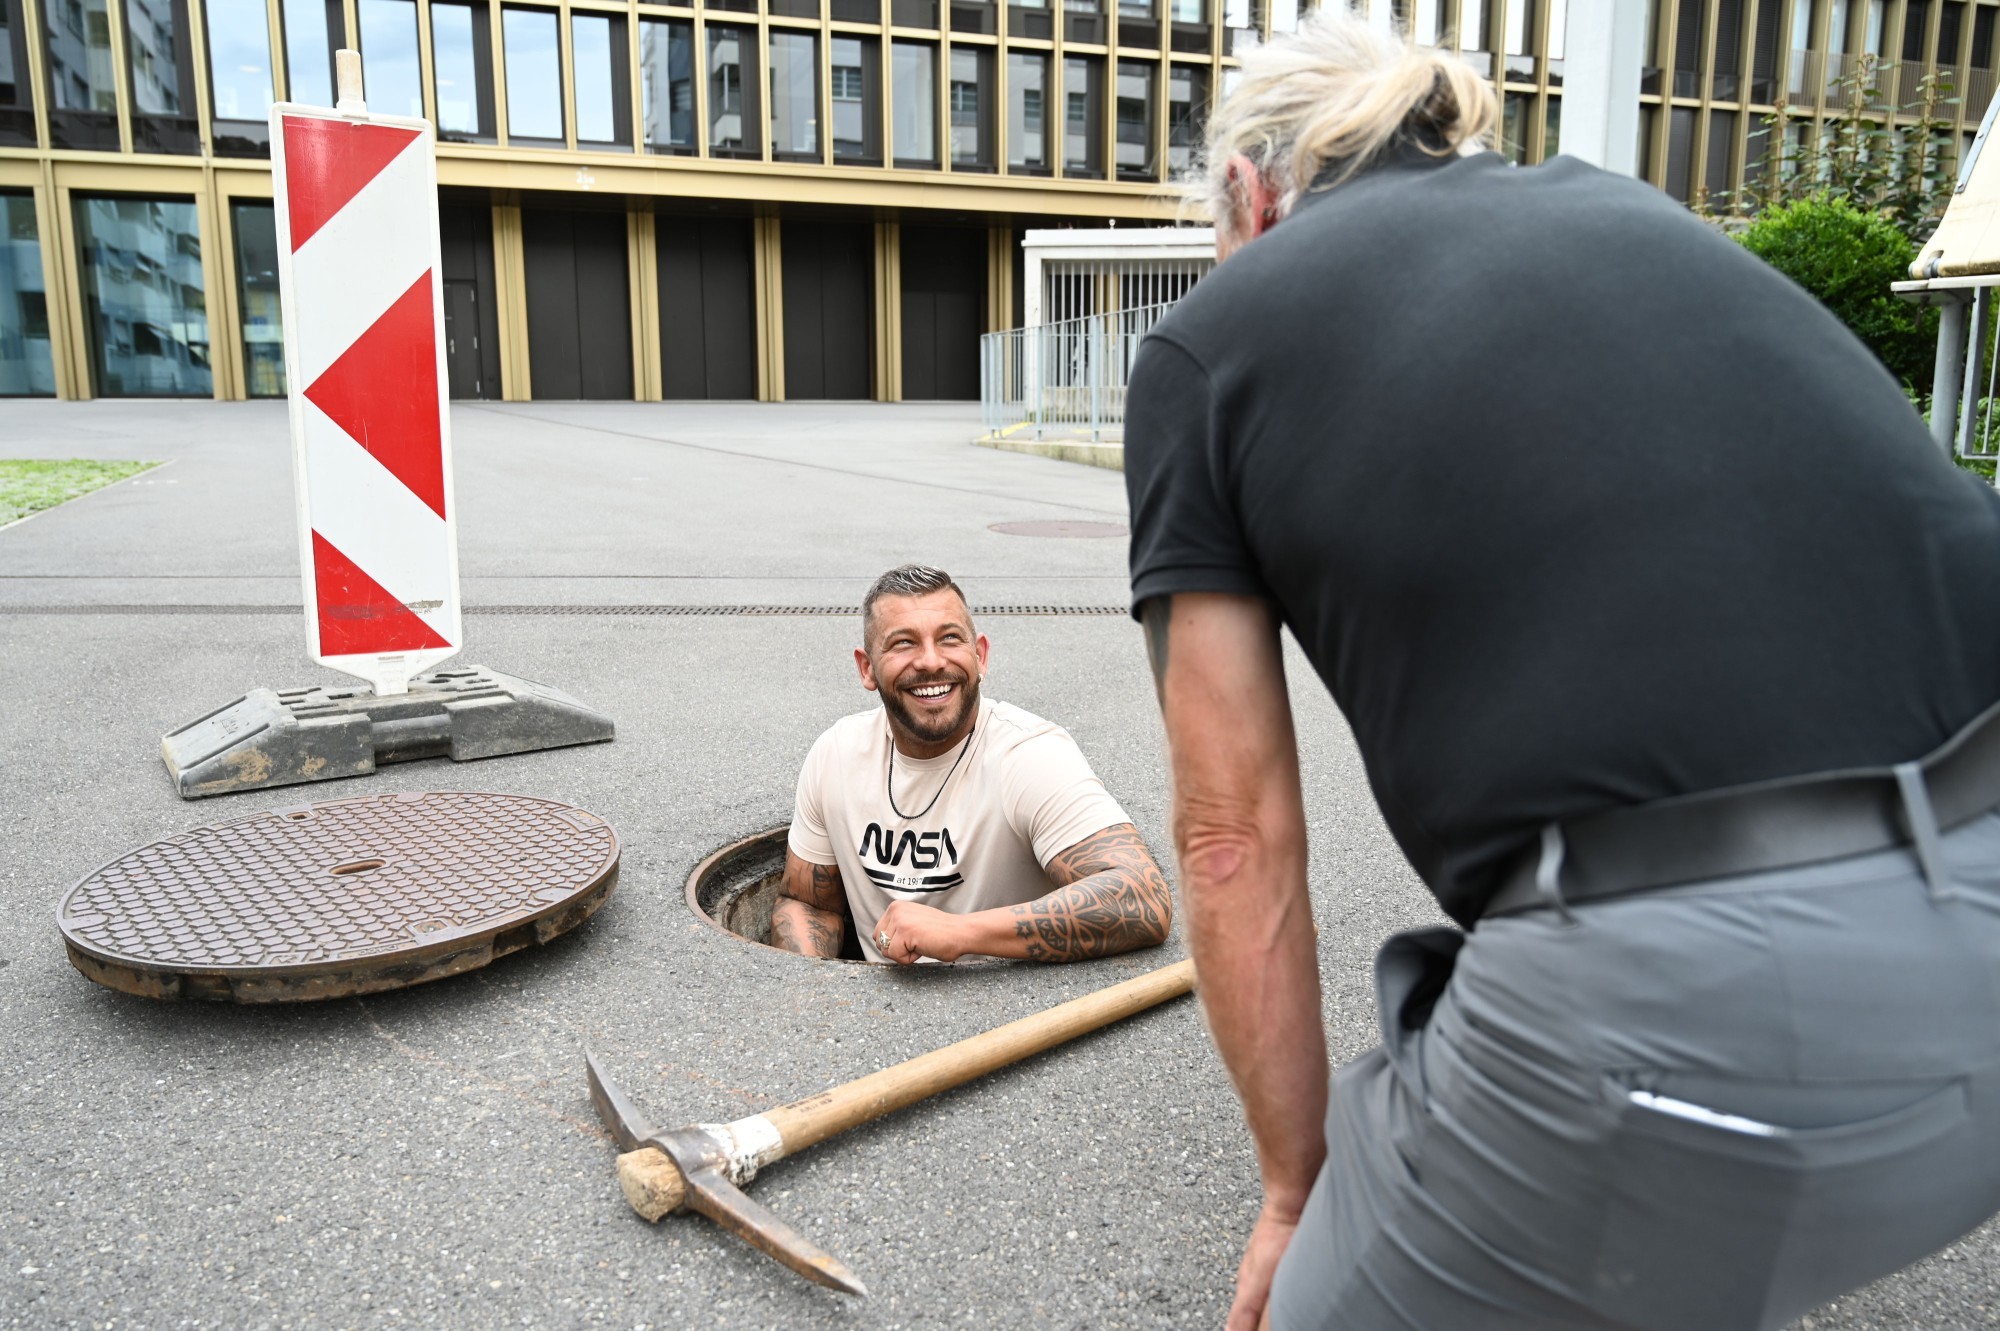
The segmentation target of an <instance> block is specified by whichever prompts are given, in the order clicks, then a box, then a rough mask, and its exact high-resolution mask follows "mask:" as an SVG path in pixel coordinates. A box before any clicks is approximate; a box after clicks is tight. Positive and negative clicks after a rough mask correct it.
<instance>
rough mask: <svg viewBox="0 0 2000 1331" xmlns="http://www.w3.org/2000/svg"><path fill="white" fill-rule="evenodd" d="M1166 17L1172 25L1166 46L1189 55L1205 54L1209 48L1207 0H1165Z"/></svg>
mask: <svg viewBox="0 0 2000 1331" xmlns="http://www.w3.org/2000/svg"><path fill="white" fill-rule="evenodd" d="M1167 18H1168V20H1169V22H1170V23H1171V25H1172V36H1171V37H1170V38H1169V40H1168V43H1167V44H1168V46H1169V47H1170V48H1171V49H1173V50H1176V51H1185V52H1187V53H1189V54H1190V55H1205V54H1207V52H1208V48H1209V32H1208V0H1167Z"/></svg>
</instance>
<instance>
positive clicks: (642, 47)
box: [639, 18, 695, 153]
mask: <svg viewBox="0 0 2000 1331" xmlns="http://www.w3.org/2000/svg"><path fill="white" fill-rule="evenodd" d="M639 91H640V96H641V97H642V98H643V99H644V107H645V111H644V114H645V119H646V151H647V152H654V153H684V152H689V151H692V150H693V148H694V146H695V144H694V24H692V23H689V22H688V21H687V20H686V19H652V18H648V19H640V20H639Z"/></svg>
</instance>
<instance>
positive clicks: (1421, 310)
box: [1126, 16, 2000, 1331]
mask: <svg viewBox="0 0 2000 1331" xmlns="http://www.w3.org/2000/svg"><path fill="white" fill-rule="evenodd" d="M1243 66H1244V68H1243V76H1242V80H1241V82H1240V83H1239V84H1238V85H1237V86H1236V88H1235V90H1234V91H1233V92H1232V93H1231V94H1230V96H1229V98H1228V100H1227V101H1226V102H1225V103H1224V104H1223V105H1222V107H1221V108H1220V109H1219V110H1218V111H1217V113H1216V115H1215V117H1214V119H1213V121H1212V123H1211V127H1210V130H1209V145H1208V153H1207V162H1206V176H1205V179H1204V180H1203V181H1202V182H1201V184H1200V185H1199V186H1198V188H1200V189H1202V190H1204V191H1205V194H1206V197H1207V198H1208V200H1209V201H1210V202H1211V204H1212V208H1213V211H1214V214H1215V217H1216V222H1217V228H1218V235H1217V249H1218V252H1219V253H1220V254H1221V255H1223V256H1224V261H1223V262H1222V264H1221V266H1220V267H1218V268H1217V269H1216V270H1215V272H1214V273H1213V274H1212V275H1211V276H1209V277H1207V278H1204V279H1203V281H1202V282H1201V284H1200V285H1199V286H1197V287H1195V288H1194V290H1193V291H1192V292H1191V293H1190V294H1189V295H1188V296H1187V297H1186V298H1185V299H1184V300H1182V301H1181V302H1180V304H1179V305H1178V306H1177V307H1176V308H1175V309H1174V310H1173V311H1171V312H1170V313H1169V314H1168V315H1167V316H1166V317H1165V318H1164V319H1163V320H1162V321H1161V323H1160V324H1159V327H1158V329H1157V331H1156V332H1155V333H1154V334H1153V335H1152V336H1151V337H1150V338H1149V339H1148V340H1147V341H1146V343H1145V345H1144V348H1143V349H1142V350H1141V352H1140V353H1139V356H1138V359H1137V363H1136V365H1135V367H1134V369H1133V372H1132V379H1131V388H1130V394H1129V398H1128V402H1129V415H1128V420H1127V433H1126V481H1127V486H1128V488H1129V491H1130V495H1131V501H1132V573H1133V591H1132V594H1133V598H1134V603H1135V606H1136V608H1137V610H1138V613H1139V614H1140V617H1141V618H1142V619H1143V620H1144V622H1145V624H1146V628H1147V638H1148V643H1149V646H1150V649H1151V653H1152V658H1153V663H1154V669H1155V672H1156V678H1157V679H1158V681H1159V687H1160V696H1161V703H1162V708H1163V710H1164V713H1165V717H1166V725H1167V733H1168V737H1169V741H1170V744H1171V749H1172V757H1173V773H1174V800H1175V820H1174V837H1175V844H1176V848H1177V850H1178V852H1179V856H1180V866H1181V872H1180V881H1181V889H1182V891H1183V893H1184V894H1185V896H1184V904H1185V906H1186V908H1187V910H1188V912H1189V937H1190V941H1191V943H1192V946H1193V950H1194V954H1195V959H1196V961H1197V962H1198V963H1199V965H1200V968H1201V977H1202V984H1201V995H1202V1001H1203V1003H1204V1005H1205V1007H1206V1009H1207V1012H1208V1016H1209V1023H1210V1027H1211V1029H1212V1031H1213V1033H1214V1036H1215V1039H1216V1042H1217V1044H1218V1046H1219V1047H1220V1049H1221V1052H1222V1055H1223V1058H1224V1061H1225V1062H1226V1063H1227V1064H1228V1066H1229V1069H1230V1072H1231V1074H1232V1076H1233V1077H1234V1079H1235V1081H1236V1085H1237V1088H1238V1091H1239V1092H1240V1094H1241V1096H1242V1098H1243V1102H1244V1106H1245V1108H1246V1110H1247V1113H1248V1117H1249V1121H1250V1127H1251V1131H1252V1134H1253V1135H1254V1137H1255V1139H1256V1144H1257V1151H1258V1158H1259V1161H1260V1164H1261V1168H1262V1174H1263V1180H1264V1195H1265V1201H1264V1209H1263V1212H1262V1214H1261V1216H1260V1217H1259V1219H1258V1221H1257V1223H1256V1225H1255V1227H1254V1229H1253V1231H1252V1233H1251V1236H1250V1239H1249V1244H1248V1249H1247V1252H1246V1254H1245V1256H1244V1259H1243V1262H1242V1266H1241V1269H1240V1271H1239V1274H1238V1285H1237V1296H1236V1305H1235V1308H1234V1310H1233V1313H1232V1317H1231V1320H1230V1325H1231V1327H1232V1328H1243V1329H1244V1331H1247V1329H1248V1328H1250V1327H1252V1326H1253V1325H1255V1324H1256V1322H1257V1320H1258V1318H1259V1317H1260V1315H1262V1314H1264V1313H1265V1312H1266V1311H1268V1314H1269V1322H1270V1325H1271V1326H1272V1327H1274V1328H1277V1331H1303V1329H1305V1328H1334V1327H1338V1328H1342V1329H1343V1331H1378V1329H1380V1328H1399V1329H1405V1328H1433V1329H1435V1331H1456V1329H1458V1328H1480V1331H1495V1329H1496V1328H1499V1329H1503V1331H1526V1329H1527V1328H1541V1327H1556V1326H1560V1327H1564V1328H1569V1329H1570V1331H1581V1329H1583V1328H1606V1329H1608V1328H1613V1327H1616V1328H1653V1329H1656V1331H1670V1329H1672V1331H1684V1329H1685V1328H1695V1327H1699V1328H1702V1329H1703V1331H1735V1329H1737V1328H1763V1327H1771V1328H1775V1327H1779V1326H1782V1325H1785V1324H1788V1323H1790V1322H1792V1321H1793V1320H1794V1319H1796V1318H1797V1317H1799V1316H1800V1315H1801V1314H1803V1313H1805V1312H1808V1311H1809V1310H1811V1309H1812V1308H1813V1307H1814V1306H1816V1305H1818V1304H1820V1303H1823V1302H1824V1301H1826V1300H1828V1299H1830V1298H1832V1297H1834V1296H1835V1295H1838V1294H1840V1293H1842V1292H1843V1291H1845V1290H1847V1289H1850V1288H1853V1287H1855V1286H1858V1285H1860V1284H1862V1283H1864V1282H1866V1281H1869V1280H1872V1279H1875V1278H1876V1277H1878V1276H1881V1275H1884V1274H1887V1273H1888V1272H1890V1271H1893V1270H1895V1269H1896V1268H1898V1267H1900V1266H1902V1265H1904V1264H1906V1263H1908V1262H1910V1261H1913V1260H1915V1259H1916V1258H1917V1257H1919V1256H1921V1255H1923V1254H1924V1253H1927V1252H1930V1251H1933V1250H1935V1249H1937V1248H1939V1247H1941V1246H1943V1245H1944V1244H1946V1243H1949V1242H1951V1241H1952V1240H1953V1239H1955V1238H1957V1237H1958V1236H1960V1235H1962V1234H1964V1233H1966V1232H1967V1231H1968V1230H1970V1229H1972V1228H1973V1227H1974V1226H1975V1225H1977V1224H1978V1223H1979V1222H1980V1221H1982V1220H1984V1219H1985V1218H1986V1217H1987V1216H1989V1215H1991V1214H1993V1213H1994V1211H1995V1210H1996V1208H2000V1150H1995V1149H1994V1142H1995V1141H1996V1140H2000V983H1996V982H1995V976H1996V975H2000V815H1996V814H1995V813H1994V812H1993V811H1992V810H1993V808H1994V806H1995V805H1996V804H2000V719H1996V716H2000V711H1996V709H1995V708H1994V703H1995V700H1996V698H2000V579H1996V578H1995V577H1994V576H1993V573H1994V570H1995V569H1996V568H2000V503H1996V497H1995V494H1994V492H1993V490H1992V489H1991V488H1989V487H1987V486H1985V485H1983V484H1981V483H1980V482H1978V481H1977V480H1976V479H1975V478H1973V477H1972V476H1970V475H1969V474H1966V473H1964V472H1961V471H1958V470H1957V469H1956V468H1954V467H1953V466H1952V464H1951V462H1950V461H1949V460H1948V459H1946V458H1944V457H1942V456H1940V455H1939V452H1938V450H1937V449H1936V448H1935V447H1934V446H1933V445H1932V444H1931V443H1930V441H1929V438H1928V435H1927V433H1926V431H1925V429H1924V427H1923V425H1922V423H1921V422H1920V421H1919V420H1918V418H1917V416H1916V415H1915V413H1913V412H1912V411H1911V410H1910V407H1909V404H1908V402H1907V401H1906V400H1905V399H1904V397H1903V394H1902V392H1901V389H1900V387H1899V386H1898V384H1897V383H1896V382H1895V380H1893V379H1892V378H1891V377H1890V376H1889V374H1888V373H1887V372H1886V371H1884V370H1883V368H1882V366H1881V365H1880V364H1879V363H1877V362H1876V361H1875V359H1874V358H1873V357H1872V356H1871V355H1870V353H1869V352H1868V350H1867V349H1866V348H1865V347H1864V346H1863V345H1862V344H1861V343H1860V342H1859V341H1857V340H1855V339H1854V338H1853V337H1852V336H1850V335H1849V334H1848V332H1847V331H1846V330H1845V329H1844V328H1842V327H1841V326H1840V325H1839V324H1838V323H1836V322H1835V321H1834V319H1833V318H1831V317H1830V316H1829V315H1828V314H1827V313H1826V311H1825V310H1823V309H1821V308H1820V307H1819V306H1818V305H1817V304H1816V303H1815V302H1814V301H1813V300H1812V299H1811V298H1810V297H1808V296H1807V295H1806V294H1805V293H1803V292H1801V291H1800V290H1799V289H1798V288H1796V287H1794V286H1793V285H1792V284H1791V283H1789V282H1788V281H1786V280H1785V279H1784V278H1783V277H1781V276H1779V275H1777V274H1776V273H1774V272H1773V271H1771V270H1769V269H1767V268H1765V267H1764V266H1763V265H1762V264H1761V263H1759V262H1758V261H1757V260H1756V259H1754V258H1752V257H1751V256H1749V255H1748V254H1746V253H1745V252H1744V251H1742V250H1741V249H1739V248H1737V247H1736V246H1734V245H1732V244H1731V243H1730V242H1729V241H1728V240H1726V239H1725V238H1724V237H1722V236H1721V235H1719V234H1717V233H1715V232H1714V231H1712V230H1711V229H1710V228H1708V227H1707V226H1705V225H1704V224H1703V223H1701V222H1700V221H1698V220H1696V219H1695V218H1694V217H1692V216H1690V215H1689V214H1688V213H1687V211H1686V210H1685V209H1683V208H1682V207H1680V206H1679V205H1678V204H1676V203H1675V202H1674V201H1673V200H1671V199H1669V198H1668V197H1666V196H1665V195H1663V194H1661V193H1660V192H1659V191H1657V190H1655V189H1653V188H1652V187H1651V186H1648V185H1646V184H1644V183H1642V182H1639V181H1634V180H1628V179H1621V178H1617V177H1614V176H1609V175H1606V174H1604V173H1601V172H1598V171H1595V170H1593V169H1591V168H1590V167H1587V166H1585V165H1583V164H1582V163H1579V162H1576V161H1573V160H1570V159H1567V158H1558V159H1556V160H1555V161H1553V162H1551V163H1548V164H1546V165H1543V166H1539V167H1536V168H1533V169H1516V168H1514V167H1511V166H1510V165H1509V164H1508V163H1507V162H1506V160H1505V159H1503V158H1502V157H1500V156H1499V155H1497V154H1495V153H1492V152H1486V151H1480V150H1479V149H1480V148H1481V146H1482V145H1483V144H1484V143H1485V141H1486V140H1487V138H1488V136H1489V134H1490V132H1491V129H1492V126H1493V124H1494V122H1495V119H1496V109H1495V107H1494V105H1493V95H1492V92H1491V91H1490V88H1489V86H1488V85H1487V83H1486V82H1485V81H1484V80H1482V79H1480V78H1479V77H1478V76H1477V75H1475V74H1474V73H1473V72H1472V71H1470V70H1469V69H1467V68H1466V67H1465V66H1464V65H1463V64H1461V63H1459V62H1458V61H1457V60H1456V58H1455V57H1453V56H1452V55H1450V54H1448V53H1444V52H1432V51H1424V50H1418V49H1415V48H1409V47H1404V46H1401V45H1399V44H1398V43H1396V42H1395V41H1394V40H1393V39H1390V38H1388V37H1386V36H1380V35H1377V34H1375V33H1374V32H1373V31H1371V30H1370V29H1369V28H1368V27H1367V26H1366V25H1365V24H1363V23H1361V22H1360V21H1357V20H1354V19H1351V18H1346V17H1338V16H1328V17H1325V18H1321V19H1316V20H1314V21H1312V22H1309V23H1308V24H1307V25H1305V28H1304V31H1303V33H1302V35H1301V36H1300V37H1299V38H1297V39H1296V40H1291V41H1281V42H1280V41H1274V42H1273V43H1271V44H1270V45H1268V46H1265V47H1262V48H1259V49H1258V50H1256V51H1254V52H1251V53H1250V54H1248V55H1246V56H1245V57H1244V60H1243ZM1280 625H1283V626H1286V627H1288V628H1289V629H1290V630H1291V632H1292V633H1293V635H1294V636H1295V637H1296V638H1297V640H1298V643H1299V645H1300V647H1302V648H1303V649H1304V652H1305V655H1306V658H1307V659H1308V660H1309V661H1310V662H1311V664H1312V667H1313V669H1314V670H1315V671H1316V672H1317V673H1318V675H1319V677H1320V679H1321V680H1322V681H1323V682H1324V683H1325V685H1326V687H1327V688H1328V690H1329V691H1330V692H1331V693H1332V695H1333V697H1334V699H1335V701H1336V702H1338V704H1339V705H1340V707H1341V709H1342V711H1343V712H1344V713H1345V714H1346V717H1347V719H1348V721H1349V723H1350V724H1351V726H1352V729H1353V733H1354V737H1355V741H1356V743H1357V745H1358V747H1359V749H1360V752H1361V756H1362V758H1363V760H1364V761H1365V763H1366V767H1367V772H1368V778H1369V782H1370V784H1371V786H1372V788H1373V791H1374V794H1375V798H1376V801H1377V803H1378V804H1379V805H1380V807H1381V810H1382V814H1383V816H1384V818H1385V819H1386V821H1387V823H1388V825H1389V829H1390V831H1391V832H1392V833H1393V834H1394V835H1395V837H1396V839H1397V841H1398V843H1399V844H1400V845H1401V847H1402V849H1403V851H1404V853H1405V854H1406V855H1407V856H1408V858H1409V861H1410V863H1411V865H1412V866H1413V867H1414V868H1415V870H1416V872H1417V874H1418V875H1419V876H1420V877H1421V878H1422V879H1423V881H1424V883H1425V885H1426V886H1427V887H1428V888H1429V889H1430V891H1431V893H1432V894H1433V895H1434V896H1435V897H1436V899H1437V902H1438V904H1439V906H1440V907H1441V908H1442V909H1443V911H1444V912H1445V914H1446V915H1448V916H1450V917H1451V918H1452V919H1453V920H1455V921H1456V922H1457V925H1458V926H1459V927H1457V928H1445V927H1439V928H1434V929H1428V930H1421V931H1418V932H1416V933H1412V934H1403V935H1399V936H1397V937H1395V938H1392V939H1390V940H1389V942H1388V943H1387V944H1386V945H1385V946H1384V948H1383V949H1382V953H1381V956H1380V959H1379V960H1378V962H1377V968H1376V976H1377V1009H1378V1017H1379V1020H1380V1023H1381V1034H1382V1041H1383V1043H1382V1046H1381V1047H1380V1048H1379V1049H1376V1050H1375V1051H1373V1052H1372V1053H1369V1054H1366V1055H1364V1056H1363V1057H1361V1058H1360V1059H1358V1060H1357V1061H1355V1062H1352V1063H1350V1064H1348V1065H1347V1066H1345V1067H1343V1068H1342V1069H1341V1070H1340V1071H1339V1073H1337V1074H1336V1075H1334V1076H1333V1078H1332V1080H1331V1086H1330V1089H1329V1082H1328V1078H1327V1072H1326V1067H1327V1053H1326V1043H1325V1036H1324V1033H1323V1030H1322V1026H1321V1020H1320V988H1319V974H1318V965H1317V958H1316V955H1315V949H1314V942H1313V931H1312V928H1311V922H1312V916H1311V903H1310V900H1309V898H1308V893H1307V883H1306V830H1305V829H1306V824H1305V817H1304V812H1303V809H1302V797H1301V792H1300V781H1299V769H1298V763H1297V759H1296V756H1295V748H1294V740H1293V723H1292V714H1291V710H1290V706H1289V703H1288V701H1287V695H1286V685H1285V670H1284V656H1283V653H1282V649H1281V642H1280V636H1279V628H1280ZM1954 739H1956V741H1957V744H1958V747H1957V748H1955V749H1953V750H1951V751H1949V752H1944V751H1943V746H1945V745H1947V744H1948V743H1951V742H1953V741H1954ZM1927 755H1929V756H1928V757H1927ZM1274 1271H1275V1279H1274V1277H1273V1272H1274ZM1267 1295H1268V1304H1267Z"/></svg>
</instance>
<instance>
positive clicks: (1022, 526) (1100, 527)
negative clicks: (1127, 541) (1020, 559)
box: [986, 518, 1129, 537]
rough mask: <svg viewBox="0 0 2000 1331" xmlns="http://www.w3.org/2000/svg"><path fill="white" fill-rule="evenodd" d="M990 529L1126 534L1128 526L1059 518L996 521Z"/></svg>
mask: <svg viewBox="0 0 2000 1331" xmlns="http://www.w3.org/2000/svg"><path fill="white" fill-rule="evenodd" d="M986 530H988V531H997V532H999V533H1000V534H1001V535H1002V536H1097V537H1103V536H1124V535H1126V534H1127V532H1128V530H1129V529H1128V528H1127V527H1126V526H1125V524H1124V523H1122V522H1083V521H1080V520H1071V519H1067V518H1059V519H1055V520H1053V521H1043V522H996V523H994V524H993V525H992V526H990V527H988V528H987V529H986Z"/></svg>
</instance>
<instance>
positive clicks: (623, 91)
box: [569, 13, 632, 148]
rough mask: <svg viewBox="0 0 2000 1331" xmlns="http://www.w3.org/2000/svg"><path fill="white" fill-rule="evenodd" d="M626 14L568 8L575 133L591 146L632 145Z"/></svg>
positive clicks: (623, 146)
mask: <svg viewBox="0 0 2000 1331" xmlns="http://www.w3.org/2000/svg"><path fill="white" fill-rule="evenodd" d="M628 31H629V30H628V29H627V27H626V19H625V16H624V15H622V14H620V15H615V16H614V15H611V14H583V13H572V14H571V15H570V20H569V42H570V55H571V59H572V61H573V62H574V64H575V66H576V137H577V141H578V142H579V143H587V144H590V145H592V146H602V147H617V148H629V147H631V146H632V92H631V88H632V72H631V63H632V48H631V46H630V45H628V43H629V42H630V40H631V38H630V37H629V36H628V35H627V33H628Z"/></svg>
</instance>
